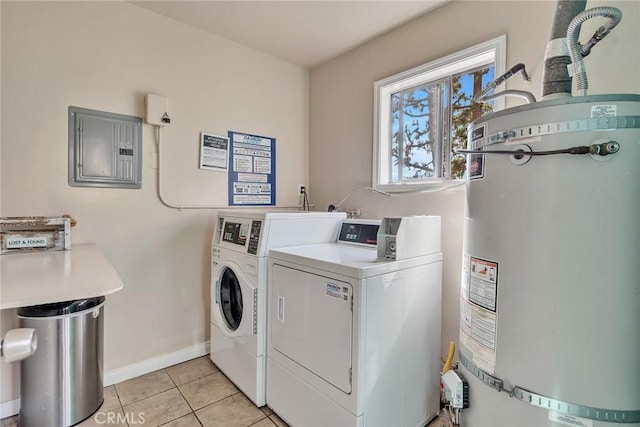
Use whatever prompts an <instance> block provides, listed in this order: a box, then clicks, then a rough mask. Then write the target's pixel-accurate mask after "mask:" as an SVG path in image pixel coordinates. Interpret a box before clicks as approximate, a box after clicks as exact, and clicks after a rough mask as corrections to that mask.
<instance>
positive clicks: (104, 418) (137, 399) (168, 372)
mask: <svg viewBox="0 0 640 427" xmlns="http://www.w3.org/2000/svg"><path fill="white" fill-rule="evenodd" d="M138 425H139V426H144V427H157V426H165V427H201V426H202V427H248V426H251V427H276V426H278V427H286V426H287V424H286V423H285V422H284V421H282V420H281V419H280V418H279V417H278V416H277V415H276V414H274V413H273V411H271V409H269V408H268V407H267V406H264V407H262V408H258V407H256V406H255V405H254V404H253V403H252V402H251V401H250V400H249V399H247V398H246V397H245V396H244V394H242V393H241V392H240V391H239V390H238V389H237V388H236V387H235V386H234V385H233V383H231V381H229V380H228V379H227V377H225V376H224V375H223V374H222V372H220V371H219V370H218V368H217V367H216V366H215V365H214V364H213V363H212V362H211V360H210V359H209V358H208V357H206V356H204V357H199V358H197V359H193V360H190V361H188V362H184V363H181V364H179V365H174V366H171V367H169V368H166V369H161V370H159V371H155V372H152V373H150V374H146V375H142V376H140V377H137V378H133V379H130V380H128V381H124V382H121V383H118V384H115V385H111V386H109V387H105V389H104V403H103V404H102V406H101V407H100V409H99V410H98V411H97V412H96V413H95V414H94V415H93V416H92V417H90V418H89V419H87V420H86V421H84V422H82V423H80V424H79V425H78V426H80V427H95V426H114V427H115V426H125V427H126V426H132V427H135V426H138ZM17 426H18V417H17V416H15V417H11V418H5V419H3V420H1V421H0V427H17ZM440 426H441V424H440V421H439V420H437V419H436V420H434V421H433V422H431V423H430V424H429V427H440Z"/></svg>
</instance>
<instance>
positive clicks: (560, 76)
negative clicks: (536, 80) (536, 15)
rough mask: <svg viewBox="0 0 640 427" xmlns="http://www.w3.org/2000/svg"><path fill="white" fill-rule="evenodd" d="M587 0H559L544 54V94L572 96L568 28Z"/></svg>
mask: <svg viewBox="0 0 640 427" xmlns="http://www.w3.org/2000/svg"><path fill="white" fill-rule="evenodd" d="M586 4H587V1H586V0H558V1H557V2H556V13H555V16H554V18H553V27H552V28H551V35H550V37H549V43H547V50H546V51H545V54H544V72H543V75H542V96H543V97H546V96H549V95H554V94H566V95H567V96H571V77H569V72H568V71H567V65H569V64H570V63H571V58H570V57H569V49H568V48H567V29H568V28H569V24H570V23H571V20H572V19H573V18H574V17H575V16H576V15H578V14H579V13H580V12H582V11H583V10H584V9H585V6H586Z"/></svg>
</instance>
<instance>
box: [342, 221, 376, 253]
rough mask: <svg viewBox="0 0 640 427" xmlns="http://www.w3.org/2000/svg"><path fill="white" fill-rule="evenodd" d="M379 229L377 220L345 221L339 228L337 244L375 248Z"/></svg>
mask: <svg viewBox="0 0 640 427" xmlns="http://www.w3.org/2000/svg"><path fill="white" fill-rule="evenodd" d="M379 228H380V221H379V220H367V219H361V220H345V221H343V222H342V225H341V226H340V234H339V235H338V242H339V243H353V244H357V245H365V246H373V247H376V245H377V243H378V229H379Z"/></svg>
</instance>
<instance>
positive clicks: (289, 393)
mask: <svg viewBox="0 0 640 427" xmlns="http://www.w3.org/2000/svg"><path fill="white" fill-rule="evenodd" d="M428 218H429V221H432V227H431V228H430V230H431V232H430V233H424V234H423V235H420V234H419V233H418V234H416V233H414V236H413V237H412V238H413V239H414V240H416V242H423V243H424V244H426V245H428V247H430V248H432V250H431V251H427V252H430V253H428V254H426V255H421V256H415V257H410V258H406V259H396V260H389V259H380V260H379V258H378V255H377V252H378V251H377V241H378V236H380V235H379V234H378V231H379V225H380V221H365V220H361V221H357V220H352V219H346V220H344V222H343V224H342V225H341V230H340V233H339V237H338V239H337V241H336V242H334V243H327V244H316V245H308V246H300V247H291V248H278V249H272V250H271V251H270V255H269V278H268V283H269V286H268V292H267V294H268V296H269V301H268V330H269V332H268V339H267V404H268V405H269V406H270V407H271V408H272V409H273V410H274V412H275V413H276V414H278V415H279V416H280V417H281V418H282V419H283V420H285V421H286V422H287V423H288V424H290V425H292V426H296V427H298V426H332V427H340V426H349V427H364V426H367V427H372V426H384V427H388V426H394V427H403V426H411V427H422V426H424V425H426V423H427V422H429V421H430V420H431V419H432V418H434V417H435V416H436V415H437V413H438V410H439V390H440V386H439V371H440V335H441V332H440V324H441V320H440V319H441V294H442V290H441V283H442V253H441V249H440V218H439V217H428Z"/></svg>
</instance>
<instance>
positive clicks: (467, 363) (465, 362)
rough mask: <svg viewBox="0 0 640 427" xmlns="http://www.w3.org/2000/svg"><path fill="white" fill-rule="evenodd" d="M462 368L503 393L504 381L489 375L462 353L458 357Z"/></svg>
mask: <svg viewBox="0 0 640 427" xmlns="http://www.w3.org/2000/svg"><path fill="white" fill-rule="evenodd" d="M458 358H459V359H460V363H462V366H464V367H465V368H467V370H468V371H469V372H471V373H472V374H473V375H474V376H475V377H476V378H478V379H479V380H480V381H482V382H483V383H485V384H486V385H488V386H490V387H493V388H495V389H496V390H498V391H502V386H503V384H504V383H503V381H502V380H501V379H500V378H496V377H494V376H493V375H490V374H487V373H486V372H485V371H483V370H482V369H480V368H478V367H477V366H476V364H475V363H473V362H472V361H471V360H469V359H467V358H466V357H465V356H464V354H462V353H460V355H459V356H458Z"/></svg>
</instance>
